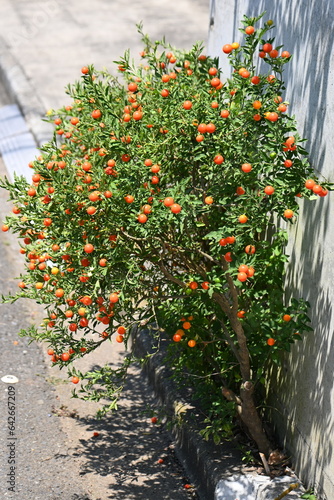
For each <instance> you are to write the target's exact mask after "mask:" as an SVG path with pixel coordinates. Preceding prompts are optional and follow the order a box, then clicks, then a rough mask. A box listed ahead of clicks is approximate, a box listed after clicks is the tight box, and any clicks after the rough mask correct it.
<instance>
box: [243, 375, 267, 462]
mask: <svg viewBox="0 0 334 500" xmlns="http://www.w3.org/2000/svg"><path fill="white" fill-rule="evenodd" d="M240 398H241V405H239V406H238V412H239V415H240V418H241V420H242V422H243V423H244V424H245V425H246V427H247V429H248V431H249V433H250V435H251V437H252V438H253V439H254V441H255V442H256V444H257V447H258V449H259V452H261V453H264V455H265V456H266V457H268V456H269V454H270V452H271V451H272V446H271V444H270V441H269V439H268V438H267V436H266V433H265V431H264V429H263V425H262V421H261V418H260V416H259V413H258V411H257V409H256V406H255V401H254V385H253V383H252V382H245V383H244V384H243V385H242V388H241V391H240Z"/></svg>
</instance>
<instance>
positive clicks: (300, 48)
mask: <svg viewBox="0 0 334 500" xmlns="http://www.w3.org/2000/svg"><path fill="white" fill-rule="evenodd" d="M263 11H266V14H265V17H264V20H268V19H273V21H274V23H275V25H276V28H275V30H274V34H275V36H276V43H277V45H281V44H284V48H285V50H288V51H289V52H290V53H292V54H293V59H292V61H291V62H290V64H288V65H287V66H286V68H287V69H286V71H285V77H284V79H285V82H286V94H285V99H286V100H288V101H289V102H290V106H289V113H290V114H291V115H295V116H296V118H297V121H298V123H299V131H300V133H301V135H302V136H304V137H306V138H307V139H308V142H307V144H306V148H307V149H308V151H309V152H310V159H311V161H312V163H313V165H314V168H315V169H316V170H318V172H319V173H320V175H323V176H324V177H325V178H327V179H329V180H330V181H331V182H334V167H333V162H334V50H333V45H334V36H333V35H334V1H333V0H326V1H325V0H320V1H319V0H318V1H315V0H235V1H232V0H211V26H210V32H209V43H208V52H209V53H210V55H214V56H221V67H222V68H223V70H224V72H226V71H227V70H228V65H227V64H226V57H225V55H224V54H223V53H222V51H221V47H222V46H223V45H224V44H225V43H231V42H233V41H236V42H238V41H240V37H241V33H240V32H239V31H238V27H240V24H239V21H240V19H242V17H243V14H247V15H249V16H256V15H258V14H260V13H261V12H263ZM225 74H226V73H225ZM226 76H228V75H226ZM289 253H290V256H291V264H290V265H289V266H288V269H287V279H286V283H287V286H288V287H289V289H290V290H291V292H292V294H293V295H294V296H296V297H304V298H305V299H307V300H309V301H310V303H311V318H312V325H313V327H314V333H311V334H306V335H305V339H304V342H302V343H298V346H296V347H295V348H294V349H293V353H292V355H291V356H290V357H289V358H287V359H286V360H285V361H284V366H283V368H282V370H281V376H280V380H279V383H278V389H279V390H278V391H276V389H275V391H273V392H275V395H274V396H273V398H274V399H275V400H276V401H275V403H276V405H277V407H278V408H279V411H280V412H281V414H279V413H276V417H275V416H274V417H273V418H274V420H275V422H276V425H277V428H278V432H279V434H280V436H281V440H282V442H283V444H284V445H285V446H286V448H287V449H288V451H289V452H290V453H291V454H292V456H293V460H294V464H295V466H296V470H297V473H298V474H299V475H300V477H301V479H302V480H303V481H304V482H305V483H306V484H308V485H315V487H316V490H317V491H318V495H319V498H325V499H328V500H333V499H334V391H333V388H334V336H333V326H334V315H333V303H334V192H332V193H330V195H329V196H327V197H326V198H319V199H318V200H316V201H315V202H310V201H304V202H302V208H301V213H300V217H299V220H298V223H297V224H296V226H295V228H294V230H293V231H292V233H291V238H290V244H289ZM282 414H283V415H284V418H282Z"/></svg>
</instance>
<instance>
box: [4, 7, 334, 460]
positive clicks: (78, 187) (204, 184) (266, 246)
mask: <svg viewBox="0 0 334 500" xmlns="http://www.w3.org/2000/svg"><path fill="white" fill-rule="evenodd" d="M260 18H261V16H260V17H258V18H256V19H251V18H247V17H245V18H244V20H243V26H244V27H243V28H242V29H241V32H242V33H243V35H244V38H243V44H242V45H239V44H238V43H233V44H231V45H229V44H228V45H225V46H224V47H223V52H224V53H225V54H228V55H226V57H228V58H229V61H230V63H231V66H232V69H233V71H232V76H231V77H230V78H228V79H224V78H223V75H222V74H221V71H220V69H219V67H218V60H217V59H212V58H210V57H206V56H204V55H203V54H202V50H203V48H202V46H201V44H196V45H194V46H193V48H192V49H191V50H190V51H188V52H185V51H179V50H176V49H174V48H172V47H170V46H169V45H168V44H166V43H165V42H164V41H162V42H155V43H152V42H151V41H150V40H149V38H148V37H147V36H145V35H143V33H142V28H141V26H138V29H139V32H140V33H141V34H142V36H143V42H144V45H145V48H144V51H143V53H142V58H143V60H144V61H145V64H141V65H139V66H138V67H135V66H134V64H133V62H131V60H130V56H129V53H128V52H127V53H125V55H124V57H123V58H122V59H120V61H117V62H116V64H117V66H118V70H119V72H120V73H121V75H122V78H123V79H124V80H125V85H124V82H123V81H122V82H120V81H119V80H117V79H116V78H114V77H113V76H112V75H111V74H109V73H108V72H107V71H101V72H98V71H96V70H95V69H94V68H93V66H89V67H85V68H82V76H81V79H80V82H78V83H76V84H74V85H72V86H69V87H68V94H69V95H70V96H71V97H72V99H73V103H72V105H70V106H65V107H63V108H62V109H60V110H58V111H57V112H50V113H49V114H48V115H49V118H48V119H49V120H50V121H51V122H52V121H53V122H54V124H55V131H54V136H53V139H52V140H51V141H50V142H49V143H48V144H46V145H44V146H43V147H42V148H41V155H40V156H39V157H38V158H37V159H35V160H34V161H33V162H32V163H31V165H30V166H31V167H32V168H33V169H34V174H33V176H32V182H31V183H28V182H27V181H26V180H24V179H23V178H21V177H16V178H15V180H14V182H13V183H11V182H9V181H8V180H7V179H4V180H2V187H4V188H5V189H7V190H8V192H9V194H10V199H11V200H12V201H13V203H14V209H13V211H14V214H13V215H11V216H8V217H7V218H6V226H4V230H6V229H8V228H10V229H11V230H12V231H13V232H15V233H17V235H18V238H20V241H21V252H22V253H23V254H24V255H25V258H26V273H25V274H24V275H22V276H20V278H19V279H20V283H19V287H20V289H19V292H18V293H17V294H16V295H15V296H8V297H6V298H4V300H7V301H11V300H12V301H14V300H16V299H18V298H20V297H28V298H31V299H33V300H35V301H37V302H38V303H41V304H44V305H45V306H46V311H47V320H46V321H45V323H44V324H43V326H42V327H38V328H37V327H35V326H34V327H31V328H29V329H28V330H26V331H21V335H27V336H29V337H30V338H32V339H35V340H37V341H46V342H47V343H48V345H49V347H50V350H49V352H50V355H51V361H52V363H54V364H57V365H59V366H60V367H61V368H62V367H63V366H66V367H68V369H69V376H70V377H73V378H72V381H73V383H75V384H77V383H78V382H80V386H79V387H80V389H79V391H78V392H77V393H75V394H76V395H79V396H81V397H83V398H86V399H89V398H91V399H95V400H104V402H105V406H104V409H105V410H108V409H112V408H114V407H115V405H116V401H117V396H118V394H119V391H120V386H121V385H122V381H123V380H124V377H125V375H126V370H127V367H128V366H129V364H130V363H131V361H132V360H133V359H135V358H134V356H133V355H129V356H127V357H125V358H124V365H123V366H122V367H121V368H119V369H117V370H112V369H111V367H110V366H105V367H104V368H102V369H101V370H98V371H96V372H88V373H86V374H85V373H81V372H79V371H78V370H76V369H75V367H74V365H75V360H76V359H77V358H79V357H81V356H87V355H89V353H90V352H91V351H93V350H94V349H96V348H97V347H98V346H99V345H101V344H102V343H104V342H110V341H111V342H114V341H116V342H123V341H124V343H125V344H126V343H127V340H128V338H129V335H130V332H131V329H132V328H133V326H135V325H143V324H153V323H155V324H156V325H157V329H156V332H158V333H156V335H159V334H160V333H161V329H165V330H166V332H167V335H168V336H169V338H170V349H171V350H172V355H171V356H169V358H168V359H169V362H170V363H171V365H172V366H173V368H174V371H175V373H176V374H177V376H178V375H179V374H180V373H182V377H185V376H187V377H188V378H187V380H186V381H185V379H184V378H182V381H183V382H182V383H186V384H189V385H193V386H195V387H196V390H197V393H198V394H199V395H200V397H201V398H202V399H203V400H204V399H205V401H206V403H207V405H208V406H207V420H206V424H207V425H206V427H205V429H204V430H203V435H204V436H205V437H208V436H209V435H210V434H212V435H213V436H214V438H215V441H219V439H220V438H221V437H222V436H224V435H226V434H228V433H230V432H231V425H232V420H231V415H233V414H235V412H236V411H237V412H238V414H239V416H240V418H241V420H242V422H243V424H244V426H245V427H246V428H247V429H248V431H249V433H250V435H251V436H252V438H253V439H254V440H255V441H256V443H257V446H258V448H259V450H260V451H262V452H264V453H266V454H268V453H269V451H270V449H271V445H270V443H269V441H268V439H267V437H266V435H265V433H264V431H263V427H262V422H261V415H260V414H259V412H258V410H257V408H256V404H255V390H256V388H257V387H259V386H260V385H261V384H262V383H263V381H264V377H265V374H266V367H267V365H268V363H269V361H271V362H277V361H279V356H280V352H281V351H282V350H289V349H290V345H291V344H292V343H294V342H295V341H297V340H301V338H302V334H303V332H305V331H307V330H310V327H309V318H308V317H307V309H308V304H307V302H305V301H304V300H303V299H302V298H300V297H297V298H292V299H291V300H290V301H289V302H286V299H285V295H284V268H285V264H286V262H287V260H288V259H287V256H286V254H285V247H286V243H287V232H286V230H285V229H284V228H283V226H285V225H287V226H289V225H290V224H293V223H294V222H295V221H296V218H297V215H298V210H299V206H300V203H301V202H303V201H302V200H301V199H305V198H306V199H312V198H315V197H316V198H318V197H323V196H325V195H326V194H327V190H328V189H330V188H331V186H330V185H329V184H328V183H326V182H321V183H320V181H319V180H318V179H317V177H316V175H315V173H314V171H313V169H312V167H311V166H310V164H309V161H308V159H307V152H306V151H305V150H304V148H303V141H304V139H302V138H301V137H300V136H299V134H298V132H297V128H296V123H295V120H294V119H293V118H292V117H290V116H289V115H288V114H287V113H286V111H287V106H288V103H287V102H285V101H284V98H283V97H282V95H283V93H284V83H283V80H282V71H283V67H284V65H285V64H287V63H288V62H289V61H290V59H291V56H290V54H289V53H288V52H286V51H283V52H282V51H281V47H277V48H276V46H275V44H274V38H270V37H269V35H268V32H269V31H270V30H271V29H272V27H273V26H272V23H271V22H269V21H268V22H267V23H264V24H263V25H262V27H259V28H258V27H257V23H258V22H259V20H260ZM253 25H255V26H253ZM259 48H260V52H258V50H259ZM259 54H260V60H259ZM261 59H262V61H263V62H261V70H262V71H261V72H260V71H259V70H258V68H259V61H261ZM319 202H321V200H319ZM304 203H305V202H304ZM282 222H283V223H284V224H282ZM285 223H286V224H285ZM159 328H160V330H159ZM159 332H160V333H159ZM161 334H162V333H161ZM73 363H74V365H73Z"/></svg>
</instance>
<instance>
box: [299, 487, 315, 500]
mask: <svg viewBox="0 0 334 500" xmlns="http://www.w3.org/2000/svg"><path fill="white" fill-rule="evenodd" d="M300 498H304V499H308V500H317V497H316V496H315V494H314V492H313V490H312V489H311V490H307V492H306V493H304V494H303V495H302V496H301V497H300Z"/></svg>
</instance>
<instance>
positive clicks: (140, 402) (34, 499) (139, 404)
mask: <svg viewBox="0 0 334 500" xmlns="http://www.w3.org/2000/svg"><path fill="white" fill-rule="evenodd" d="M4 173H5V172H4V167H3V164H2V163H1V175H4ZM5 199H6V193H5V192H4V191H3V190H1V193H0V206H1V218H2V219H3V217H4V214H5V213H6V212H7V211H9V207H8V205H7V204H6V202H5ZM0 251H1V255H2V259H1V261H0V289H1V293H4V294H7V293H8V292H9V291H13V292H14V291H15V289H16V286H17V281H16V280H14V277H15V276H18V274H19V272H20V269H22V261H21V256H20V254H19V253H18V244H17V242H16V239H15V237H14V236H13V235H11V234H9V233H2V234H1V237H0ZM42 313H43V311H42V309H41V308H39V307H38V306H36V305H34V304H33V303H32V302H29V303H28V302H27V301H19V302H16V303H15V304H1V305H0V378H2V377H3V376H4V375H7V374H11V375H15V376H16V377H18V379H19V382H18V383H17V384H16V385H15V389H16V405H17V410H16V432H17V443H16V453H17V464H16V465H17V478H16V493H15V494H12V493H10V492H8V490H6V486H7V485H6V481H4V480H3V479H4V477H5V475H6V474H7V472H8V470H9V469H8V467H9V464H8V463H7V459H8V456H7V455H8V450H7V448H6V444H7V443H8V438H9V437H10V436H9V431H8V428H7V425H6V423H7V418H8V415H7V407H6V402H7V396H8V393H7V391H6V388H7V384H5V383H3V382H0V391H1V396H0V422H1V436H0V450H1V460H0V468H1V480H0V491H1V498H6V497H7V496H8V497H11V498H19V499H20V500H39V499H41V500H42V499H52V500H56V499H59V498H64V499H69V500H105V499H109V498H110V499H111V498H112V499H115V500H118V499H119V500H123V499H124V500H130V499H138V500H140V499H143V500H144V499H145V500H150V499H152V500H153V499H154V500H155V499H156V498H159V499H166V500H167V499H175V500H183V499H189V498H196V494H195V492H194V490H193V489H190V490H186V489H184V485H185V484H186V483H189V482H190V480H189V479H188V478H187V477H186V474H185V472H184V470H183V469H182V467H181V466H180V464H179V462H178V460H177V458H176V456H175V453H174V447H173V444H172V442H171V440H170V437H169V435H168V433H167V432H166V429H165V428H164V427H163V426H162V425H160V424H159V423H158V424H156V425H154V424H152V423H151V418H150V417H151V413H150V411H149V412H147V411H146V410H147V408H148V407H149V406H151V405H154V403H155V401H154V397H153V394H152V393H151V391H150V389H148V387H147V385H146V384H145V382H144V381H143V379H142V377H141V375H140V372H139V370H138V369H136V368H135V367H133V368H132V369H131V376H130V378H129V384H128V386H127V388H126V391H125V392H124V395H123V398H122V400H121V402H120V405H119V410H118V411H117V412H116V413H114V414H113V415H110V416H108V417H107V418H106V419H104V420H96V419H95V418H94V416H93V415H94V414H95V410H96V406H95V404H93V403H90V402H82V401H80V400H76V399H75V400H73V399H70V395H71V389H72V384H71V383H69V382H68V380H67V377H66V373H65V372H63V371H62V372H60V371H59V369H58V368H57V367H53V368H52V367H51V366H49V362H48V361H49V360H46V362H47V364H46V363H45V358H47V356H46V355H45V354H43V352H42V350H41V349H40V347H39V346H37V345H36V344H35V343H33V344H30V345H28V341H27V339H25V338H19V337H18V335H17V332H18V331H19V330H20V329H21V328H26V327H27V326H29V324H30V323H31V322H37V323H39V322H40V321H41V320H42V318H43V314H42ZM122 349H123V345H122V346H120V345H118V344H117V346H114V345H112V344H110V345H109V348H108V349H107V350H106V349H105V348H104V352H102V351H99V352H95V353H93V355H91V356H90V357H89V359H87V360H86V359H82V360H80V369H89V368H91V367H92V366H93V365H94V364H102V363H104V362H114V363H118V362H119V361H120V359H121V356H122V353H121V352H120V351H121V350H122ZM94 432H95V433H99V435H98V436H94ZM159 459H163V463H158V460H159Z"/></svg>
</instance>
